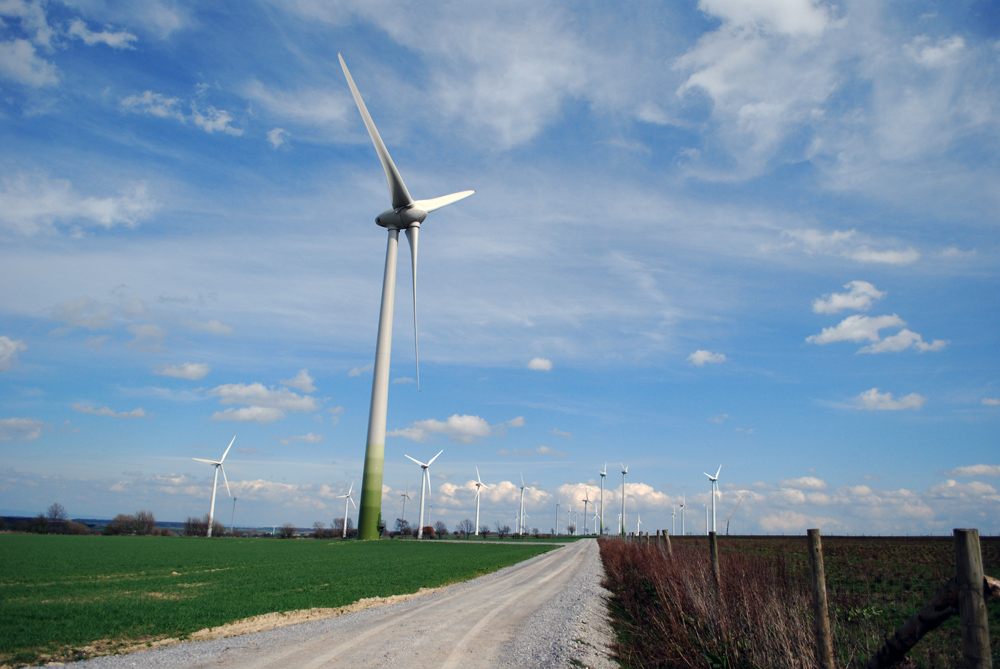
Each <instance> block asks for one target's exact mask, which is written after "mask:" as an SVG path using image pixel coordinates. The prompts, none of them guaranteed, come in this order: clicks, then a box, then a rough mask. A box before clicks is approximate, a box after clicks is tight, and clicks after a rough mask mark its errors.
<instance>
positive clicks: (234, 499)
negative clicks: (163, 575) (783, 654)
mask: <svg viewBox="0 0 1000 669" xmlns="http://www.w3.org/2000/svg"><path fill="white" fill-rule="evenodd" d="M237 499H238V498H237V497H236V496H235V495H233V517H232V518H230V519H229V534H232V533H233V528H234V527H235V526H236V500H237ZM734 511H735V509H734ZM726 534H729V532H726Z"/></svg>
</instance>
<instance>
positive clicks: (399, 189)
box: [337, 53, 413, 209]
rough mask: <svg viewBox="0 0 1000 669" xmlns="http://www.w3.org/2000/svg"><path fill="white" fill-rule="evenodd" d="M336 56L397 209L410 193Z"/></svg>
mask: <svg viewBox="0 0 1000 669" xmlns="http://www.w3.org/2000/svg"><path fill="white" fill-rule="evenodd" d="M337 58H339V59H340V67H341V68H342V69H343V70H344V76H345V77H347V84H348V85H349V86H350V87H351V95H353V96H354V102H355V103H356V104H357V105H358V111H359V112H361V118H362V119H363V120H364V122H365V127H366V128H368V135H369V136H370V137H371V138H372V144H374V145H375V152H376V153H378V159H379V160H381V161H382V169H384V170H385V178H386V180H387V181H388V182H389V197H390V199H392V208H393V209H399V208H400V207H405V206H406V205H408V204H412V203H413V198H412V197H410V193H409V192H408V191H407V190H406V185H405V184H404V183H403V177H401V176H399V170H397V169H396V165H395V164H394V163H393V162H392V158H391V157H390V156H389V152H388V151H387V150H386V148H385V144H383V143H382V138H381V137H380V136H379V134H378V128H376V127H375V122H374V121H372V117H371V114H369V113H368V108H367V107H366V106H365V101H364V100H362V99H361V93H359V92H358V87H357V86H355V85H354V78H353V77H352V76H351V72H350V71H349V70H348V69H347V63H345V62H344V57H343V56H341V55H340V54H339V53H338V54H337Z"/></svg>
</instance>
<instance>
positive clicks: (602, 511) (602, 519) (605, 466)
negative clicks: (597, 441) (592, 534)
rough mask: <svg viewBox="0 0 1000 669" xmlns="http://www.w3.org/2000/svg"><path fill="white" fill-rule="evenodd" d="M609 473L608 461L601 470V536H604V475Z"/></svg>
mask: <svg viewBox="0 0 1000 669" xmlns="http://www.w3.org/2000/svg"><path fill="white" fill-rule="evenodd" d="M607 475H608V463H606V462H605V463H604V469H602V470H601V536H604V477H605V476H607Z"/></svg>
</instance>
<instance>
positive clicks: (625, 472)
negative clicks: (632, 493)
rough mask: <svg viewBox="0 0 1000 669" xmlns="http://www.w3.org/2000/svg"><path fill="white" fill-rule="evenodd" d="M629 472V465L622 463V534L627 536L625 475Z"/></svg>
mask: <svg viewBox="0 0 1000 669" xmlns="http://www.w3.org/2000/svg"><path fill="white" fill-rule="evenodd" d="M626 474H628V466H627V465H626V464H624V463H622V518H621V521H620V522H621V526H620V527H621V530H622V536H623V537H624V536H625V475H626Z"/></svg>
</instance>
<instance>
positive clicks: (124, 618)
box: [0, 534, 553, 664]
mask: <svg viewBox="0 0 1000 669" xmlns="http://www.w3.org/2000/svg"><path fill="white" fill-rule="evenodd" d="M552 548H553V547H552V546H544V545H538V544H521V543H513V542H503V543H499V542H498V543H496V544H488V545H487V544H475V543H469V544H460V543H443V542H416V541H398V542H397V541H378V542H355V541H319V540H288V541H282V540H277V539H188V538H164V537H98V536H64V535H31V534H0V566H2V568H0V664H23V663H30V662H33V661H36V660H37V659H39V658H40V657H47V658H51V659H60V658H67V659H68V658H73V657H75V656H76V653H75V652H74V651H75V650H77V649H79V648H81V647H83V646H86V645H89V644H91V643H92V642H94V641H98V640H108V641H112V642H125V641H134V640H145V639H148V640H153V639H158V638H166V637H182V636H184V635H187V634H190V633H192V632H195V631H197V630H200V629H204V628H207V627H214V626H217V625H222V624H224V623H228V622H232V621H235V620H241V619H244V618H249V617H252V616H256V615H260V614H264V613H272V612H276V611H293V610H297V609H308V608H313V607H338V606H345V605H347V604H350V603H352V602H355V601H357V600H359V599H362V598H366V597H375V596H382V597H384V596H389V595H396V594H404V593H412V592H416V591H417V590H419V589H420V588H431V587H436V586H441V585H445V584H448V583H454V582H458V581H463V580H467V579H469V578H473V577H475V576H479V575H481V574H486V573H489V572H492V571H495V570H497V569H500V568H501V567H505V566H507V565H511V564H514V563H516V562H519V561H521V560H524V559H526V558H528V557H532V556H535V555H538V554H540V553H544V552H546V551H549V550H552Z"/></svg>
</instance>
